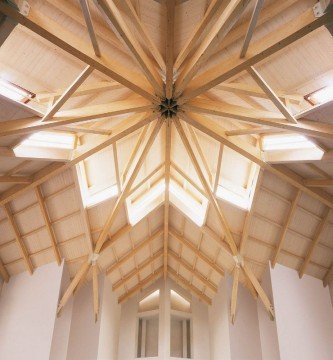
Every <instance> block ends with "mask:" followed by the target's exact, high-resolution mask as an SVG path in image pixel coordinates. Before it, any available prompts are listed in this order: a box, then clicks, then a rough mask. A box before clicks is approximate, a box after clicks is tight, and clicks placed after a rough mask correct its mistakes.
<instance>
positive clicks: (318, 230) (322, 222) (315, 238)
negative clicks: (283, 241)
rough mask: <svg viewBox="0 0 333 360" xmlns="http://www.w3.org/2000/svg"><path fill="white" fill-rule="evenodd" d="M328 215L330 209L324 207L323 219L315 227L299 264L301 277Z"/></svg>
mask: <svg viewBox="0 0 333 360" xmlns="http://www.w3.org/2000/svg"><path fill="white" fill-rule="evenodd" d="M329 216H330V209H329V208H326V210H325V213H324V217H323V219H322V220H321V222H320V224H319V225H318V227H317V229H316V232H315V235H314V238H313V240H312V242H311V244H310V246H309V248H308V250H307V253H306V256H305V260H304V262H303V264H302V265H301V267H300V269H299V272H298V274H299V277H300V278H301V277H302V276H303V275H304V273H305V270H306V267H307V266H308V264H309V261H310V259H311V256H312V254H313V251H314V249H315V247H316V245H317V244H318V242H319V240H320V237H321V236H322V234H323V232H324V229H325V226H326V224H327V222H328V219H329Z"/></svg>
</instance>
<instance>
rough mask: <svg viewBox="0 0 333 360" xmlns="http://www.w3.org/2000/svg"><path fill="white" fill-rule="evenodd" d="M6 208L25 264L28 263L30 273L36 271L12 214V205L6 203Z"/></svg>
mask: <svg viewBox="0 0 333 360" xmlns="http://www.w3.org/2000/svg"><path fill="white" fill-rule="evenodd" d="M4 210H5V213H6V216H7V218H8V221H9V223H10V225H11V227H12V229H13V231H14V234H15V240H16V243H17V245H18V247H19V249H20V252H21V254H22V256H23V259H24V262H25V265H26V268H27V270H28V272H29V273H30V274H32V273H33V271H34V268H33V265H32V262H31V260H30V257H29V253H28V250H27V248H26V246H25V244H24V242H23V239H22V237H21V234H20V230H19V228H18V226H17V224H16V221H15V219H14V216H13V214H12V210H11V208H10V205H9V204H5V205H4Z"/></svg>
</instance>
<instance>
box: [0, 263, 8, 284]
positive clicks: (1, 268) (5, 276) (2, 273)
mask: <svg viewBox="0 0 333 360" xmlns="http://www.w3.org/2000/svg"><path fill="white" fill-rule="evenodd" d="M0 276H1V277H2V279H3V281H4V282H6V283H8V281H9V274H8V271H7V269H6V268H5V265H4V263H3V262H2V259H1V258H0Z"/></svg>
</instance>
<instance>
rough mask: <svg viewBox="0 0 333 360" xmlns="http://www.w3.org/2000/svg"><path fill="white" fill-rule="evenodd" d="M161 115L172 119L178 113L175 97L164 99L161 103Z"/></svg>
mask: <svg viewBox="0 0 333 360" xmlns="http://www.w3.org/2000/svg"><path fill="white" fill-rule="evenodd" d="M159 110H160V112H161V116H162V117H164V118H166V119H170V118H172V117H174V116H176V115H177V111H178V104H177V100H175V99H163V100H162V101H161V103H160V105H159Z"/></svg>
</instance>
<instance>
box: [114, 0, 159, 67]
mask: <svg viewBox="0 0 333 360" xmlns="http://www.w3.org/2000/svg"><path fill="white" fill-rule="evenodd" d="M115 1H116V4H117V5H118V7H121V6H122V7H123V9H124V10H125V12H126V14H127V15H128V16H129V18H130V19H131V20H132V22H133V24H134V26H135V27H136V29H137V31H138V32H139V33H140V36H141V37H142V39H143V41H144V43H145V45H146V46H147V47H148V49H149V51H150V53H151V54H152V56H153V57H154V59H155V61H156V63H157V64H158V66H159V68H160V69H161V71H163V72H165V61H164V59H163V57H162V55H161V53H160V50H159V49H158V47H157V46H156V45H155V43H154V41H153V40H152V39H151V37H150V35H149V32H148V30H147V29H146V27H145V25H144V24H143V22H142V21H141V20H140V18H139V16H138V14H137V12H136V10H135V8H134V6H133V4H132V2H131V0H125V1H122V0H115Z"/></svg>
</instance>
